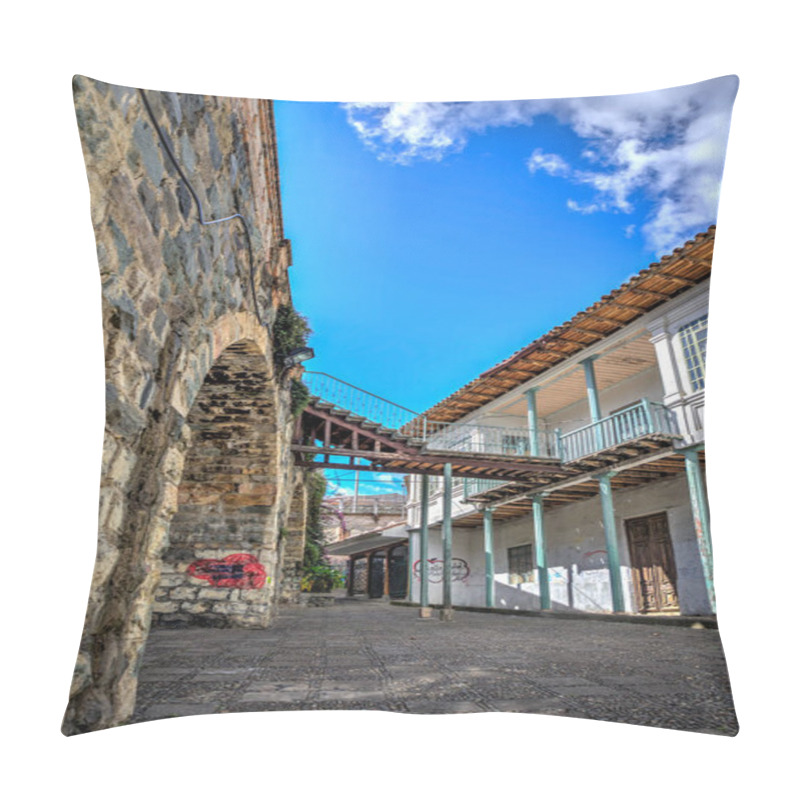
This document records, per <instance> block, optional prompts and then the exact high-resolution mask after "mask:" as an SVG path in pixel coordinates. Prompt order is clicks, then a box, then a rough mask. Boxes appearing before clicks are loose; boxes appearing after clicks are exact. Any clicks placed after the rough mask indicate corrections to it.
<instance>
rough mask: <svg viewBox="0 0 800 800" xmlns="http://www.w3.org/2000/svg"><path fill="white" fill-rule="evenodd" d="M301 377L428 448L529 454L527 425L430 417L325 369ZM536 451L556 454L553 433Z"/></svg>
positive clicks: (327, 397) (346, 407)
mask: <svg viewBox="0 0 800 800" xmlns="http://www.w3.org/2000/svg"><path fill="white" fill-rule="evenodd" d="M303 381H304V382H305V384H306V386H307V387H308V390H309V391H310V392H311V394H312V395H313V396H315V397H319V398H320V399H321V400H323V401H325V402H328V403H331V404H332V405H333V406H334V407H335V408H337V409H339V410H341V411H347V412H349V413H350V414H352V415H354V416H359V417H365V418H366V419H368V420H370V421H371V422H374V423H377V424H379V425H382V426H383V427H385V428H389V429H391V430H396V431H398V433H400V434H402V435H404V436H407V437H409V438H411V439H414V440H416V441H417V442H418V443H419V444H421V445H426V446H427V447H428V449H430V450H448V451H453V452H459V453H489V454H493V455H512V456H515V455H516V456H529V455H531V442H530V435H529V433H528V431H527V429H526V428H520V427H513V428H502V427H497V426H493V425H480V424H475V423H470V422H439V421H437V420H431V419H429V418H428V417H427V416H424V415H420V414H417V413H416V412H415V411H412V410H411V409H409V408H406V407H405V406H401V405H398V404H397V403H393V402H392V401H391V400H387V399H386V398H384V397H381V396H380V395H377V394H373V393H372V392H368V391H366V390H364V389H360V388H359V387H358V386H354V385H353V384H352V383H347V381H343V380H340V379H339V378H335V377H333V375H328V374H327V373H326V372H305V373H304V374H303ZM538 451H539V452H538V455H539V456H543V457H548V458H556V457H557V456H556V452H557V451H556V441H555V437H554V435H553V434H546V433H541V434H539V440H538Z"/></svg>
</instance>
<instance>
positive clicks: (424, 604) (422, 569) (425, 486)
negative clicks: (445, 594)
mask: <svg viewBox="0 0 800 800" xmlns="http://www.w3.org/2000/svg"><path fill="white" fill-rule="evenodd" d="M429 495H430V478H429V477H428V476H427V475H423V476H422V487H421V497H420V506H419V511H420V526H419V605H420V611H419V613H420V616H421V617H427V616H430V610H429V609H428V498H429Z"/></svg>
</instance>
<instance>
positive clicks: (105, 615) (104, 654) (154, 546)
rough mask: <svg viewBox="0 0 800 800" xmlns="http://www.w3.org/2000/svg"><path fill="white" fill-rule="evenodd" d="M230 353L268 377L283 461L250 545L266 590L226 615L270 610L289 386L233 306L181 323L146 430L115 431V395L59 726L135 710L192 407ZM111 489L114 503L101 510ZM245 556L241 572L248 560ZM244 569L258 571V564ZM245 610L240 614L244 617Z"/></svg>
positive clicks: (108, 722)
mask: <svg viewBox="0 0 800 800" xmlns="http://www.w3.org/2000/svg"><path fill="white" fill-rule="evenodd" d="M228 350H230V352H229V353H228V354H227V355H226V356H224V359H222V360H221V357H222V356H223V353H225V352H226V351H228ZM229 359H230V360H231V362H230V363H235V362H237V361H241V363H245V362H246V364H245V369H244V370H243V372H249V373H250V374H251V375H252V374H254V373H255V374H257V375H258V376H259V377H258V380H259V381H261V384H262V385H263V384H266V386H267V393H268V395H269V397H270V403H271V405H272V408H273V409H274V412H275V413H274V415H273V414H272V412H270V422H269V423H268V424H267V425H268V427H269V426H271V425H274V426H275V429H274V433H273V436H272V438H273V441H274V443H275V447H276V455H275V458H274V460H273V464H275V465H278V469H279V475H278V483H277V486H278V489H277V492H278V498H277V501H276V502H275V503H274V504H273V506H274V509H275V510H274V512H272V513H269V514H266V515H264V516H265V523H266V525H265V528H264V538H263V543H262V547H261V550H260V551H259V552H255V548H253V552H252V554H253V555H254V556H255V557H256V560H257V561H258V562H259V563H261V564H262V565H263V566H264V567H265V571H266V578H267V580H266V581H265V583H266V586H265V587H264V589H266V591H263V594H260V592H261V591H262V590H246V592H249V595H250V598H252V599H253V600H255V602H253V603H248V602H247V598H246V599H245V601H244V602H243V603H242V604H241V605H240V606H236V607H234V606H232V607H230V608H229V609H228V610H229V611H231V612H232V613H231V614H228V615H227V619H226V620H225V623H226V624H231V625H233V624H242V625H258V626H259V627H261V626H263V625H266V624H267V622H268V620H269V603H270V601H271V600H272V593H271V592H270V591H269V587H270V586H271V585H274V576H275V563H274V560H275V559H274V556H275V544H276V539H277V532H278V531H277V523H276V521H277V520H278V519H280V518H281V512H282V510H285V507H286V506H287V505H288V501H289V497H290V496H291V493H290V491H289V490H288V488H287V487H288V486H290V485H291V484H290V483H289V481H291V480H292V474H291V473H292V470H291V462H290V461H289V460H288V456H289V448H288V437H289V422H290V419H291V416H290V413H289V397H288V392H286V391H279V390H278V388H277V385H276V381H275V376H274V373H273V368H272V349H271V342H270V339H269V334H268V331H267V329H266V328H264V327H262V326H261V325H260V324H259V322H258V320H257V319H256V317H255V315H253V314H250V313H248V312H236V313H230V314H226V315H224V316H222V317H220V318H218V319H217V320H216V322H215V323H214V324H213V325H212V326H210V327H208V328H206V329H204V330H202V331H200V332H196V333H194V334H192V333H190V332H188V331H185V330H184V331H182V330H180V329H177V328H176V329H175V330H174V332H173V334H172V335H171V336H170V337H169V339H168V343H167V346H166V347H165V348H164V351H163V353H162V355H161V364H160V367H159V371H158V376H157V379H156V382H155V388H154V390H153V399H152V403H151V406H150V409H149V412H148V416H147V424H146V425H145V426H144V427H143V428H142V429H141V431H140V432H139V430H138V429H137V430H136V431H135V432H134V433H133V434H131V435H130V436H128V434H127V432H126V431H125V430H121V431H120V432H118V431H117V430H116V428H119V427H120V425H121V424H122V423H120V424H119V425H118V424H117V423H118V421H119V420H118V418H119V419H121V420H122V422H125V420H126V419H127V417H126V416H125V415H124V413H122V412H123V411H124V407H118V406H119V405H120V404H119V402H118V401H117V400H116V399H115V397H114V396H112V397H111V399H110V400H108V401H107V421H106V426H107V427H106V438H107V440H108V441H110V442H113V443H116V444H115V446H116V447H117V450H118V453H117V455H115V456H114V458H113V459H111V460H110V462H109V463H106V462H105V461H104V469H105V470H106V471H107V472H108V475H107V476H105V477H104V481H103V484H101V517H100V529H99V538H98V556H97V559H96V562H95V571H94V576H93V578H92V588H91V593H90V598H89V604H88V608H87V614H86V623H85V626H84V634H83V637H82V639H81V648H80V652H79V655H78V661H77V665H76V670H75V675H74V678H73V685H72V688H71V690H70V701H69V705H68V707H67V711H66V714H65V716H64V723H63V726H62V730H63V731H64V733H66V734H68V735H70V734H73V733H79V732H82V731H87V730H98V729H102V728H107V727H110V726H113V725H118V724H120V723H123V722H125V721H126V720H127V719H129V717H130V715H131V714H132V713H133V709H134V704H135V700H136V688H137V674H138V667H139V664H140V661H141V656H142V653H143V652H144V648H145V645H146V640H147V634H148V631H149V629H150V626H151V623H152V620H153V617H155V618H156V621H157V620H158V615H159V614H162V613H164V611H163V608H162V607H161V606H160V603H161V602H163V600H159V599H156V598H159V597H161V598H163V595H164V585H165V579H164V578H163V577H162V567H163V565H164V560H163V556H164V554H165V552H166V550H167V549H168V548H169V546H170V545H169V534H170V527H171V523H172V521H173V518H174V517H175V515H176V512H177V511H178V510H179V506H180V494H181V490H180V486H181V483H182V482H183V475H184V472H185V470H184V465H185V461H186V455H187V453H190V451H191V446H192V420H191V419H189V417H190V412H191V410H192V408H193V407H194V406H195V401H196V400H197V398H198V397H200V396H201V393H202V387H203V386H204V384H205V382H206V378H207V376H208V375H209V374H210V372H211V365H214V364H216V363H217V362H219V363H222V362H223V360H224V362H225V364H228V366H230V363H229ZM212 381H213V379H212ZM210 385H211V383H209V386H210ZM198 408H199V406H198ZM115 426H116V428H115ZM268 427H267V428H265V429H264V430H265V431H266V430H267V429H268ZM124 436H128V438H122V437H124ZM112 479H113V482H112ZM106 481H108V482H109V485H108V486H106V485H105V483H106ZM184 489H186V487H184ZM287 495H288V496H287ZM107 496H108V497H110V501H109V502H108V503H107V505H109V507H110V511H105V510H104V501H105V499H106V497H107ZM241 552H244V550H243V549H242V550H241ZM196 560H197V559H196ZM190 563H193V562H190ZM235 563H236V562H234V564H235ZM238 563H239V564H240V565H242V571H243V572H244V566H246V564H247V563H248V562H247V561H244V560H242V561H239V562H238ZM250 563H252V562H250ZM231 571H232V572H233V571H234V570H233V569H232V570H231ZM195 572H197V571H196V570H195ZM236 572H237V573H238V569H237V570H236ZM247 574H249V575H251V574H254V570H252V569H251V570H249V571H248V572H247ZM270 578H271V579H272V580H271V581H270V580H269V579H270ZM181 580H182V581H183V580H184V577H183V576H182V577H181ZM166 582H168V581H166ZM255 582H257V581H255ZM252 583H254V581H251V585H252ZM192 585H194V586H197V585H203V586H204V587H208V588H219V587H211V585H210V583H208V582H207V581H205V580H202V579H195V580H194V581H193V583H192ZM172 588H176V587H172ZM154 600H155V602H154ZM240 600H241V598H240ZM262 600H263V602H261V601H262ZM231 602H233V601H232V600H231ZM239 613H240V614H241V617H240V618H239V619H237V617H236V614H239Z"/></svg>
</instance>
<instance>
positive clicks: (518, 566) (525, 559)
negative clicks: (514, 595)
mask: <svg viewBox="0 0 800 800" xmlns="http://www.w3.org/2000/svg"><path fill="white" fill-rule="evenodd" d="M532 580H533V546H532V545H529V544H523V545H521V546H520V547H509V548H508V582H509V583H510V584H511V585H512V586H515V585H516V584H518V583H530V582H531V581H532Z"/></svg>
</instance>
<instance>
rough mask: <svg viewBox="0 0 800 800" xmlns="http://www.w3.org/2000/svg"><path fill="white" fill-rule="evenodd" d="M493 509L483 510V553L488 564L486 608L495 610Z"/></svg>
mask: <svg viewBox="0 0 800 800" xmlns="http://www.w3.org/2000/svg"><path fill="white" fill-rule="evenodd" d="M493 513H494V510H493V509H491V508H484V509H483V553H484V558H485V563H486V608H494V529H493V527H492V514H493Z"/></svg>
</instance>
